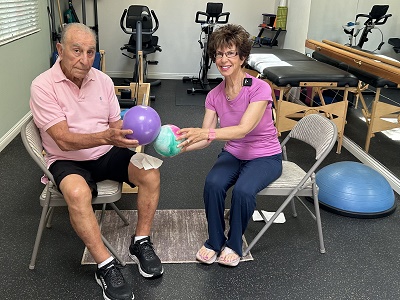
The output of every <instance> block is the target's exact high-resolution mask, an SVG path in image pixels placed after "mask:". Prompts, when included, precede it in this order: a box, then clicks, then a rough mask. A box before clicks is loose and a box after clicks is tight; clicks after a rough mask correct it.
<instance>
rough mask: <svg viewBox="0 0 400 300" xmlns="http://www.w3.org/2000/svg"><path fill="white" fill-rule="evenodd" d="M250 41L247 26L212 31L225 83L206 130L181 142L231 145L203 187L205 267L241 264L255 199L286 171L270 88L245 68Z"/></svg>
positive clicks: (212, 101)
mask: <svg viewBox="0 0 400 300" xmlns="http://www.w3.org/2000/svg"><path fill="white" fill-rule="evenodd" d="M249 37H250V36H249V33H248V32H246V30H244V28H243V27H241V26H239V25H233V24H228V25H225V26H222V27H219V28H218V29H216V30H215V31H214V32H213V33H212V35H211V40H210V42H209V45H208V52H209V55H210V57H211V59H212V60H213V62H215V64H216V66H217V68H218V70H219V72H220V73H221V75H222V76H223V77H224V80H223V81H222V82H221V83H220V84H219V85H218V86H216V87H215V88H214V89H212V90H211V91H210V92H209V93H208V95H207V98H206V102H205V108H206V109H205V115H204V119H203V125H202V128H182V129H181V130H180V131H179V132H178V133H179V134H181V136H180V137H179V138H178V140H182V139H186V140H185V141H182V143H180V144H179V145H178V147H182V151H183V152H185V151H191V150H197V149H202V148H204V147H206V146H208V145H209V144H210V143H211V142H212V141H213V140H223V141H226V143H225V146H224V148H223V149H222V151H221V153H220V154H219V155H218V159H217V161H216V163H215V165H214V166H213V167H212V169H211V170H210V172H209V173H208V175H207V178H206V181H205V186H204V194H203V196H204V204H205V210H206V217H207V221H208V235H209V238H208V240H207V241H206V242H205V243H204V245H203V246H202V247H201V249H200V250H199V251H198V252H197V254H196V258H197V260H199V261H200V262H203V263H206V264H211V263H213V262H214V261H216V259H217V257H218V256H219V259H218V262H219V263H220V264H222V265H227V266H237V265H238V263H239V261H240V258H241V256H242V235H243V234H244V232H245V230H246V227H247V225H248V222H249V220H250V218H251V217H252V214H253V212H254V209H255V208H256V195H257V193H258V192H259V191H260V190H262V189H263V188H265V187H266V186H268V185H269V184H270V183H271V182H272V181H274V180H276V179H277V178H278V177H279V176H280V175H281V173H282V154H281V147H280V144H279V140H278V137H277V130H276V128H275V126H274V122H273V119H272V95H271V88H270V86H269V85H268V84H267V83H266V82H265V81H263V80H261V79H257V78H255V77H253V76H250V75H249V74H247V73H246V72H245V71H244V68H243V67H244V65H245V62H246V60H247V58H248V56H249V54H250V50H251V46H252V43H251V41H250V39H249ZM218 121H219V123H220V127H219V128H217V123H218ZM216 128H217V129H216ZM232 186H234V189H233V191H232V199H231V208H230V219H229V225H230V228H229V232H228V235H227V236H225V234H224V231H225V220H224V210H225V197H226V192H227V190H228V189H229V188H230V187H232Z"/></svg>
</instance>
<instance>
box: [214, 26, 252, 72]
mask: <svg viewBox="0 0 400 300" xmlns="http://www.w3.org/2000/svg"><path fill="white" fill-rule="evenodd" d="M232 46H236V49H237V51H238V54H239V57H240V59H244V60H245V62H244V63H243V65H242V67H244V65H245V64H246V61H247V59H248V57H249V55H250V50H251V47H252V42H251V40H250V34H249V33H248V32H247V31H246V30H245V29H244V28H243V27H242V26H240V25H234V24H227V25H224V26H221V27H219V28H217V29H216V30H214V32H212V33H211V35H210V41H209V43H208V49H207V51H208V55H209V56H210V58H211V59H212V61H213V62H215V57H216V53H217V49H221V48H225V47H232Z"/></svg>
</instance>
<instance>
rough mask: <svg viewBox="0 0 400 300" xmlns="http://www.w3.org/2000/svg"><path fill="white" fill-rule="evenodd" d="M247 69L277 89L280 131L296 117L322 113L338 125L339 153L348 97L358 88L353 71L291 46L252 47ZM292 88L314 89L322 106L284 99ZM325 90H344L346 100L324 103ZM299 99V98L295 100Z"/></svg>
mask: <svg viewBox="0 0 400 300" xmlns="http://www.w3.org/2000/svg"><path fill="white" fill-rule="evenodd" d="M248 65H249V66H248V68H249V69H250V70H253V71H254V70H255V71H257V72H258V73H259V74H260V78H262V79H264V80H265V81H267V82H268V83H269V84H270V85H271V87H272V88H273V89H274V90H277V91H278V99H276V96H275V93H273V98H274V104H275V108H276V114H277V115H276V127H277V129H278V132H279V133H281V132H285V131H288V130H291V129H292V128H293V126H294V124H296V122H297V121H296V119H298V118H301V117H302V116H304V115H306V114H309V113H323V114H325V115H326V116H328V117H329V118H331V119H332V121H333V122H335V124H336V125H337V127H338V134H339V136H338V149H337V152H340V149H341V145H342V139H343V133H344V126H345V123H346V114H347V105H348V101H347V96H348V91H349V89H350V88H356V87H357V85H358V79H357V77H356V76H354V75H353V74H351V73H349V72H346V71H344V70H342V69H339V68H336V67H333V66H331V65H328V64H325V63H322V62H319V61H316V60H315V59H312V58H311V57H308V56H306V55H304V54H302V53H300V52H297V51H294V50H290V49H269V48H252V51H251V54H250V57H249V60H248ZM293 87H309V88H312V90H313V94H315V93H316V94H318V95H319V97H320V100H321V104H322V105H321V106H318V107H309V106H306V105H304V104H302V103H301V102H300V103H301V104H298V103H293V102H289V101H283V100H284V97H285V95H287V93H288V92H289V90H290V89H291V88H293ZM325 89H333V90H343V91H344V93H343V94H344V95H343V101H339V102H335V103H332V104H328V105H326V104H325V101H324V98H323V95H322V91H323V90H325ZM295 102H297V101H295Z"/></svg>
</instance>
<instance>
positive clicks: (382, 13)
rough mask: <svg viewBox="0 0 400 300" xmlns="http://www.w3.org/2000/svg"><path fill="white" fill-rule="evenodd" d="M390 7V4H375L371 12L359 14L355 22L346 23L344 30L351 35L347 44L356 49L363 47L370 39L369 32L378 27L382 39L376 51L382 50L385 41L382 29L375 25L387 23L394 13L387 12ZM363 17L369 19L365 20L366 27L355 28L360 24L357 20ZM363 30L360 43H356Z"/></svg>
mask: <svg viewBox="0 0 400 300" xmlns="http://www.w3.org/2000/svg"><path fill="white" fill-rule="evenodd" d="M388 9H389V5H374V6H373V7H372V9H371V11H370V13H369V14H357V15H356V19H355V21H354V22H349V23H347V24H346V25H344V26H343V30H344V32H345V33H346V34H348V36H349V43H348V44H346V46H350V47H353V48H356V49H362V47H363V46H364V44H365V43H366V42H367V41H368V34H369V33H371V32H372V29H378V30H379V31H380V32H381V36H382V40H381V42H380V43H379V45H378V47H377V48H376V49H375V50H374V51H376V50H381V48H382V46H383V44H385V42H384V41H383V34H382V31H381V30H380V29H379V28H376V27H375V26H377V25H383V24H385V23H386V21H387V20H388V18H389V17H391V16H392V14H386V13H387V11H388ZM361 17H363V18H367V20H366V21H365V22H364V27H361V28H359V29H358V30H355V25H359V22H357V20H358V18H361ZM361 30H362V33H361V37H360V39H359V41H358V44H357V45H354V44H353V42H355V39H356V37H357V36H358V34H359V33H360V31H361ZM374 51H372V52H374Z"/></svg>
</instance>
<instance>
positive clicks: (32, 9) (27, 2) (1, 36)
mask: <svg viewBox="0 0 400 300" xmlns="http://www.w3.org/2000/svg"><path fill="white" fill-rule="evenodd" d="M38 1H39V0H0V45H4V44H7V43H9V42H11V41H14V40H16V39H19V38H22V37H24V36H27V35H29V34H32V33H35V32H38V31H39V30H40V28H39V8H38Z"/></svg>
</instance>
